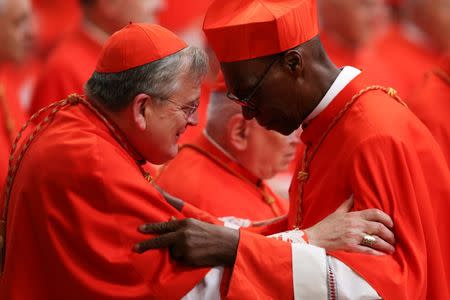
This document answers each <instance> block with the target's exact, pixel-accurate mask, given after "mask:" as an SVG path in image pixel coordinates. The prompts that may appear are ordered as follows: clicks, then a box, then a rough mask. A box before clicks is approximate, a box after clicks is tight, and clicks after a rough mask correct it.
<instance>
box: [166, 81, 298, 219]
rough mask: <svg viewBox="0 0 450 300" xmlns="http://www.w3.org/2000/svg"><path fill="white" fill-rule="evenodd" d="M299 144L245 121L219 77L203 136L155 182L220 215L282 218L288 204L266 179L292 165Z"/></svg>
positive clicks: (182, 150)
mask: <svg viewBox="0 0 450 300" xmlns="http://www.w3.org/2000/svg"><path fill="white" fill-rule="evenodd" d="M298 142H299V139H298V137H297V136H296V135H295V134H292V135H290V136H283V135H281V134H280V133H277V132H275V131H268V130H266V129H264V128H263V127H261V126H260V125H258V124H257V122H256V121H255V120H251V121H247V120H245V119H244V117H243V115H242V113H241V108H240V106H239V105H238V104H236V103H234V102H232V101H229V100H228V99H227V97H226V87H225V83H224V81H223V77H222V76H219V79H218V83H217V85H216V87H215V88H214V92H213V93H212V95H211V98H210V102H209V105H208V114H207V121H206V128H205V130H204V131H203V134H202V135H201V136H200V137H198V138H197V140H196V141H195V142H193V143H192V144H185V145H184V146H183V147H182V148H181V150H180V153H179V154H178V155H177V156H176V157H175V159H174V160H172V161H171V162H169V163H168V165H167V166H166V167H165V168H164V170H163V171H162V173H161V175H160V177H159V178H158V179H157V183H158V184H159V185H160V186H161V187H162V188H163V189H164V190H166V191H168V192H169V193H170V194H172V195H174V196H176V197H179V198H181V199H183V200H184V201H186V202H188V203H190V204H193V205H194V206H196V207H198V208H200V209H202V210H205V211H207V212H209V213H210V214H212V215H214V216H217V217H236V218H240V219H250V220H251V221H262V220H265V219H270V218H274V217H278V216H282V215H284V214H286V213H287V201H286V200H284V199H280V198H279V197H277V196H276V195H275V194H274V193H273V192H272V190H271V189H270V188H269V187H268V186H267V185H266V183H265V182H264V181H265V180H266V179H269V178H272V177H273V176H275V174H277V173H278V172H280V171H282V170H285V169H286V168H287V167H288V165H289V163H290V162H291V161H292V159H293V158H294V156H295V152H296V148H297V144H298ZM212 195H214V196H212ZM225 220H226V218H225Z"/></svg>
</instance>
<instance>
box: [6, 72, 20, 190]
mask: <svg viewBox="0 0 450 300" xmlns="http://www.w3.org/2000/svg"><path fill="white" fill-rule="evenodd" d="M9 75H10V72H8V71H7V69H2V70H1V71H0V189H2V188H3V184H4V182H5V178H6V174H7V172H8V159H9V153H10V150H11V146H12V142H13V140H14V138H15V137H16V135H17V133H18V132H19V130H20V128H21V127H22V125H23V124H24V123H25V120H26V115H25V113H24V111H23V110H22V107H21V106H20V103H19V97H18V95H17V89H16V87H15V84H16V81H15V80H14V79H15V78H12V77H11V76H9Z"/></svg>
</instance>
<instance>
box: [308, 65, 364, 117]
mask: <svg viewBox="0 0 450 300" xmlns="http://www.w3.org/2000/svg"><path fill="white" fill-rule="evenodd" d="M360 73H361V71H360V70H358V69H356V68H354V67H349V66H347V67H344V68H343V69H342V71H341V72H340V73H339V75H338V77H337V78H336V80H335V81H334V82H333V84H332V85H331V87H330V88H329V90H328V91H327V93H326V94H325V96H323V98H322V100H320V102H319V104H318V105H317V106H316V108H314V110H313V111H312V112H311V113H310V114H309V115H308V117H306V119H305V120H304V121H303V124H307V123H309V122H310V121H311V120H312V119H314V118H315V117H317V116H318V115H319V114H320V113H321V112H322V111H323V110H324V109H325V108H326V107H327V106H328V105H329V104H330V103H331V101H333V99H334V98H335V97H336V96H337V95H338V94H339V93H340V92H341V91H342V90H343V89H344V88H345V87H346V86H347V85H348V84H349V83H350V82H351V81H352V80H353V79H355V77H356V76H358V75H359V74H360Z"/></svg>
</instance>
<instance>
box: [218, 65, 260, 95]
mask: <svg viewBox="0 0 450 300" xmlns="http://www.w3.org/2000/svg"><path fill="white" fill-rule="evenodd" d="M220 67H221V69H222V72H223V77H224V80H225V83H226V85H227V88H228V90H229V91H230V92H232V93H236V94H239V93H244V92H246V91H248V89H250V88H251V87H252V86H253V85H255V84H256V82H257V81H258V79H259V77H261V76H262V73H263V72H264V70H265V68H266V67H267V59H265V58H256V59H251V60H244V61H238V62H229V63H221V64H220Z"/></svg>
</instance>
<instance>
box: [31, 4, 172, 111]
mask: <svg viewBox="0 0 450 300" xmlns="http://www.w3.org/2000/svg"><path fill="white" fill-rule="evenodd" d="M80 4H81V7H82V11H83V21H82V22H81V24H80V25H79V27H78V29H77V30H76V31H75V32H73V33H72V34H70V35H68V36H67V37H66V38H65V39H64V40H63V41H61V43H60V44H59V45H58V46H57V47H56V48H55V49H54V50H53V51H52V53H51V54H50V56H49V58H48V61H47V63H46V65H45V66H44V67H43V70H42V73H41V74H40V75H39V79H38V81H37V83H36V88H35V91H34V95H33V99H32V103H31V107H30V114H33V113H35V112H36V111H37V110H39V109H40V108H42V107H45V106H46V105H48V104H50V103H52V102H54V101H58V100H60V99H63V98H65V97H66V96H67V95H69V94H71V93H82V92H83V84H84V82H85V81H86V80H87V79H88V78H89V77H90V75H91V74H92V72H93V71H94V69H95V64H96V61H97V58H98V55H99V53H100V50H101V47H102V44H103V43H104V42H105V40H106V39H107V38H108V36H109V35H110V34H112V33H113V32H115V31H117V30H119V29H120V28H122V27H123V26H125V25H126V24H127V23H129V22H145V23H154V22H155V16H156V14H157V13H158V11H159V10H160V9H161V8H163V4H164V2H163V0H115V1H110V0H80Z"/></svg>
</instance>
